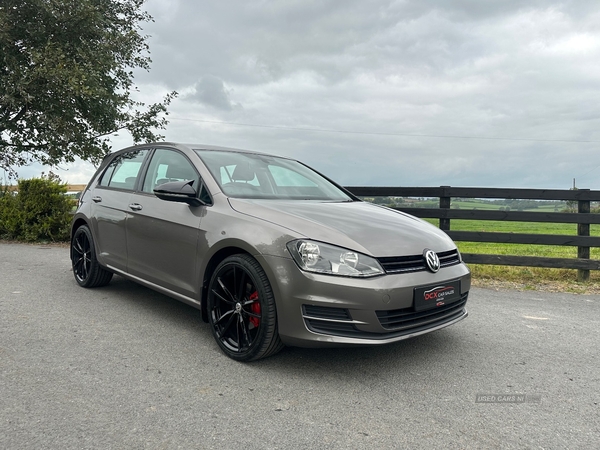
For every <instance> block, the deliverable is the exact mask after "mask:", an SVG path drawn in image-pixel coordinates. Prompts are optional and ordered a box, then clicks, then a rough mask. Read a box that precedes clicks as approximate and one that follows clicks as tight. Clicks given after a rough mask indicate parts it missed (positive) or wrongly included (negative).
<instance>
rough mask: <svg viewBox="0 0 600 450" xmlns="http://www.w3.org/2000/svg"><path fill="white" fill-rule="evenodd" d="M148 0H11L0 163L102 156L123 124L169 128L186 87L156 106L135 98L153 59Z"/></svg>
mask: <svg viewBox="0 0 600 450" xmlns="http://www.w3.org/2000/svg"><path fill="white" fill-rule="evenodd" d="M143 3H144V0H2V2H1V3H0V169H4V170H6V171H8V173H9V174H10V176H11V177H14V176H15V173H16V172H15V168H17V167H19V166H22V165H25V164H28V163H30V162H32V161H37V162H40V163H42V164H45V165H50V166H56V165H59V164H61V163H65V162H72V161H73V160H74V159H75V158H76V157H79V158H82V159H84V160H90V161H92V162H98V161H99V160H100V159H101V158H102V157H103V156H104V155H105V154H106V153H108V152H109V151H110V146H109V136H110V135H111V134H113V133H115V132H117V131H119V130H128V131H129V132H130V133H131V134H132V136H133V140H134V141H135V142H136V143H139V142H148V141H153V140H158V139H161V138H162V136H160V135H156V134H154V133H153V132H152V131H151V130H152V129H154V128H164V127H165V125H166V124H167V121H166V119H165V118H164V117H163V114H167V112H166V107H167V105H168V104H169V103H170V101H171V100H172V99H173V98H174V97H175V96H176V95H177V93H176V92H172V93H170V94H168V95H167V96H166V97H165V99H164V100H163V101H162V102H161V103H156V104H153V105H149V106H147V105H145V104H144V103H141V102H137V101H134V100H132V99H131V97H130V94H131V92H132V90H135V86H134V85H133V69H135V68H141V69H145V70H148V69H149V66H150V58H149V56H148V45H147V43H146V40H147V36H142V35H140V33H139V32H140V30H141V29H140V26H139V24H140V23H143V22H147V21H150V20H152V18H151V17H150V15H149V14H148V13H146V12H144V11H142V10H141V7H142V5H143Z"/></svg>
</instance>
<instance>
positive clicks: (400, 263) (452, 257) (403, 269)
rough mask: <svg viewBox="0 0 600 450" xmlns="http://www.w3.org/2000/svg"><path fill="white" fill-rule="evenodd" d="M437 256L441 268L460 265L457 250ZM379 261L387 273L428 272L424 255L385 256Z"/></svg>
mask: <svg viewBox="0 0 600 450" xmlns="http://www.w3.org/2000/svg"><path fill="white" fill-rule="evenodd" d="M437 255H438V258H439V259H440V267H448V266H453V265H455V264H458V263H460V256H459V254H458V250H457V249H454V250H450V251H447V252H441V253H438V254H437ZM377 261H379V264H381V267H383V270H385V272H386V273H407V272H419V271H421V270H427V265H426V264H425V257H424V256H423V255H414V256H384V257H381V258H377Z"/></svg>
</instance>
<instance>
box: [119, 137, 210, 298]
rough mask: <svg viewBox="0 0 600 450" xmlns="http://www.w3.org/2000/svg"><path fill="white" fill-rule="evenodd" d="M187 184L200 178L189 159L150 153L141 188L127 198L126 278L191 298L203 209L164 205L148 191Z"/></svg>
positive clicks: (195, 286)
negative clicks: (157, 187)
mask: <svg viewBox="0 0 600 450" xmlns="http://www.w3.org/2000/svg"><path fill="white" fill-rule="evenodd" d="M183 180H193V181H194V182H193V185H192V186H193V187H194V188H195V189H198V186H200V176H199V174H198V172H197V171H196V169H195V168H194V166H193V164H192V163H191V162H190V160H189V159H188V158H187V157H186V156H185V155H184V154H183V153H181V152H179V151H178V150H174V149H169V148H158V149H156V150H155V151H154V153H153V155H152V158H151V160H150V163H149V164H148V169H147V172H146V174H145V178H144V180H143V183H141V184H140V187H139V190H138V191H137V192H135V193H134V194H132V196H131V198H130V211H129V214H130V216H129V219H128V220H127V252H128V255H129V258H128V270H129V273H130V274H132V275H135V276H138V277H140V278H143V279H144V280H146V281H150V282H151V283H154V284H157V285H159V286H162V287H165V288H167V289H169V290H172V291H175V292H177V293H179V294H182V295H185V296H187V297H191V298H197V296H198V291H199V289H200V282H199V275H198V273H197V259H198V258H197V246H198V238H199V228H200V222H201V219H202V216H203V215H204V214H205V213H206V208H207V207H206V206H189V205H187V204H186V203H176V202H170V201H164V200H160V199H159V198H157V197H156V196H155V195H154V193H153V189H154V188H155V187H156V186H158V185H160V184H162V183H166V182H169V181H183Z"/></svg>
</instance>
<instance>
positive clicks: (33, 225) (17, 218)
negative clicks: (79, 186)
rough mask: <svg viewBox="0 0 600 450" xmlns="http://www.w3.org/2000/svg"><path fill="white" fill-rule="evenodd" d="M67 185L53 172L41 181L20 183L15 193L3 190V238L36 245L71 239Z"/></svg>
mask: <svg viewBox="0 0 600 450" xmlns="http://www.w3.org/2000/svg"><path fill="white" fill-rule="evenodd" d="M66 192H67V186H66V184H63V183H62V182H61V181H60V179H59V178H58V177H57V176H55V175H53V174H52V173H50V174H49V175H47V176H44V175H42V177H41V178H32V179H30V180H19V184H18V186H17V191H16V192H10V191H8V190H7V189H6V187H3V188H2V189H1V190H0V236H1V237H4V238H8V239H17V240H22V241H29V242H35V241H40V240H51V241H65V240H68V238H69V225H70V222H71V214H70V212H71V210H72V209H73V207H74V205H75V203H74V201H73V199H71V198H69V197H67V196H66V195H65V194H66Z"/></svg>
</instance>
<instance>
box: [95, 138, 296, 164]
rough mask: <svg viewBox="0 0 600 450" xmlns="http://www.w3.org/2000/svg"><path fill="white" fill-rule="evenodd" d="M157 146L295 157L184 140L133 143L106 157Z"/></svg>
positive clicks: (284, 157)
mask: <svg viewBox="0 0 600 450" xmlns="http://www.w3.org/2000/svg"><path fill="white" fill-rule="evenodd" d="M157 146H169V147H175V148H180V149H181V148H187V149H189V150H192V151H194V150H209V151H222V152H231V153H248V154H252V155H262V156H273V157H276V158H283V159H291V160H293V159H294V158H289V157H286V156H279V155H273V154H271V153H264V152H257V151H253V150H245V149H241V148H233V147H222V146H219V145H208V144H188V143H182V142H169V141H165V142H149V143H146V144H138V145H133V146H130V147H126V148H122V149H119V150H116V151H114V152H111V153H109V154H108V155H106V156H105V159H106V158H108V157H110V156H112V155H114V154H115V153H120V152H126V151H130V150H135V149H137V148H148V147H157Z"/></svg>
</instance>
